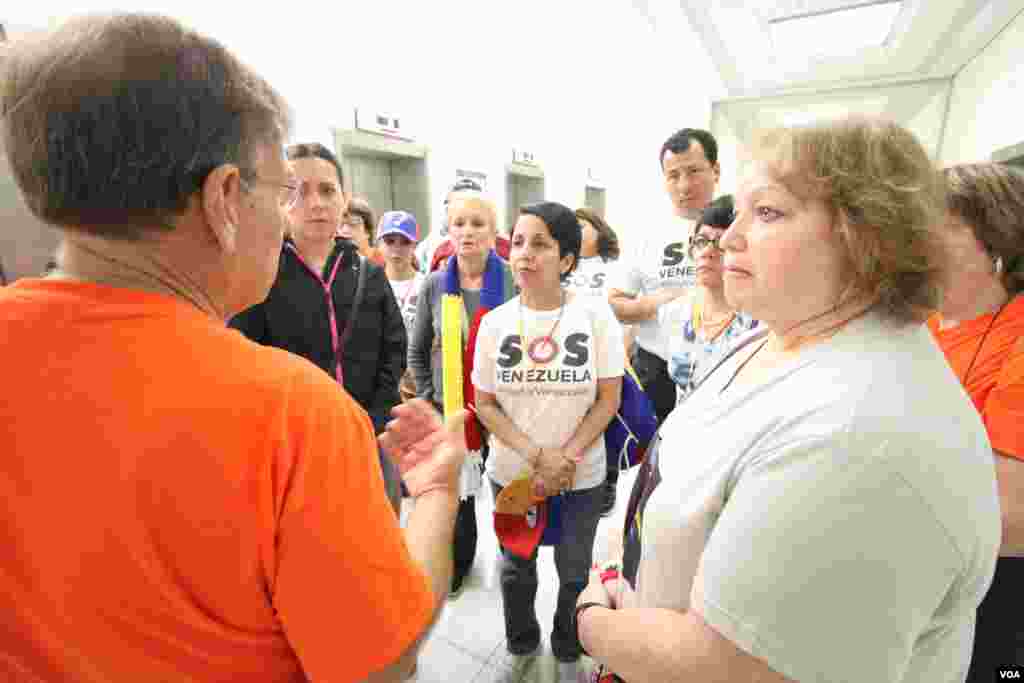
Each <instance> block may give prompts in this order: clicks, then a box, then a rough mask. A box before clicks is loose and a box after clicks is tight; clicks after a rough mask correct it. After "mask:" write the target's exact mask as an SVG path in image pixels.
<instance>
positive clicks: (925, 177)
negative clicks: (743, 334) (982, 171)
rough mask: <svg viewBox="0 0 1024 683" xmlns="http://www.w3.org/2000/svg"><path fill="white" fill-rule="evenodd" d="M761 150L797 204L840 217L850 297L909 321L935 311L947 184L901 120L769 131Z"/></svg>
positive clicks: (759, 155) (757, 145)
mask: <svg viewBox="0 0 1024 683" xmlns="http://www.w3.org/2000/svg"><path fill="white" fill-rule="evenodd" d="M752 151H753V156H754V159H755V160H757V161H760V162H763V163H765V164H767V166H768V168H769V170H770V172H772V173H773V174H774V175H775V176H776V177H777V179H778V180H779V182H781V183H782V184H783V185H785V186H786V188H787V189H788V190H789V191H790V192H792V193H793V194H794V195H796V196H797V197H799V198H801V199H804V200H807V199H819V200H822V201H824V202H825V203H826V205H828V206H829V208H830V209H831V211H832V214H833V216H834V218H835V219H836V220H835V227H836V230H838V231H839V235H840V237H841V238H842V243H843V245H844V247H845V250H846V256H847V259H846V260H847V262H848V264H849V267H850V271H851V273H852V279H851V282H850V283H849V286H848V288H847V290H846V291H845V292H844V297H849V296H863V297H865V298H867V299H868V300H869V301H873V302H875V305H876V308H878V309H879V310H881V311H882V312H883V313H884V314H886V315H887V316H889V317H891V318H894V319H896V320H900V321H903V322H912V321H913V322H919V321H922V320H924V319H925V318H927V317H928V315H930V314H931V313H932V312H933V311H935V309H936V308H937V307H938V304H939V300H940V296H941V290H940V289H939V277H940V263H941V256H940V254H941V251H940V248H939V245H938V242H937V240H936V235H935V227H936V226H937V225H938V223H939V221H940V220H941V217H942V210H943V207H944V202H943V192H942V183H941V178H940V176H939V173H938V170H937V169H936V168H935V166H934V164H933V163H932V161H931V159H930V158H929V157H928V153H927V152H926V151H925V149H924V147H922V145H921V143H920V142H918V140H917V138H915V137H914V136H913V134H911V133H910V132H909V131H907V130H906V129H905V128H903V127H901V126H899V125H897V124H896V123H893V122H891V121H886V120H883V119H879V118H869V117H863V116H851V117H848V118H844V119H839V120H836V121H831V122H823V123H817V124H812V125H808V126H800V127H793V128H776V129H770V130H765V131H762V132H760V133H759V134H757V135H756V136H755V139H754V142H753V145H752Z"/></svg>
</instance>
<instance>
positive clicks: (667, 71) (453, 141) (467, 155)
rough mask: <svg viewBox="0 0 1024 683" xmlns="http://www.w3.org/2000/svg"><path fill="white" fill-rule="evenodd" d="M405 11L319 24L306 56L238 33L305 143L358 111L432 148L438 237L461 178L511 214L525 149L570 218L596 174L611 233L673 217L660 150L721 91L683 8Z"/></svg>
mask: <svg viewBox="0 0 1024 683" xmlns="http://www.w3.org/2000/svg"><path fill="white" fill-rule="evenodd" d="M399 4H400V5H401V7H402V9H401V10H392V9H388V10H387V11H385V8H384V7H382V6H380V5H379V4H377V3H373V2H369V1H366V2H359V3H354V2H353V3H350V4H349V5H348V6H349V8H350V9H349V11H350V12H352V13H353V14H356V13H358V15H359V17H360V24H361V25H362V24H364V23H365V24H370V25H378V26H384V27H386V33H384V34H383V35H382V34H381V33H379V32H374V31H365V30H360V29H359V28H342V29H340V30H339V28H338V26H336V25H334V26H331V27H330V28H329V29H328V28H326V27H319V28H313V29H312V30H313V33H312V35H310V36H309V37H308V39H306V40H303V41H302V44H303V45H304V46H307V47H309V49H310V52H309V53H308V54H290V55H287V56H282V55H278V54H270V53H268V51H267V48H266V44H265V42H260V41H258V40H255V39H254V38H251V37H246V36H238V35H237V34H234V33H233V34H232V36H233V38H232V41H231V42H230V46H231V47H233V48H235V49H237V50H238V51H239V52H240V53H241V54H242V55H243V57H244V58H245V59H246V60H247V61H249V62H250V63H252V64H253V65H254V66H256V67H257V68H258V69H260V70H261V71H262V72H263V73H265V74H266V75H267V77H268V78H270V79H271V80H272V82H273V83H274V84H275V85H276V86H278V87H279V88H280V89H281V90H282V92H283V93H284V94H285V96H286V97H288V98H289V100H290V101H291V102H292V104H293V105H294V106H295V108H296V111H297V115H298V117H297V118H298V125H297V130H296V136H295V137H296V139H302V140H310V139H316V140H319V141H322V142H325V143H330V142H331V137H330V133H329V128H330V127H331V126H334V127H351V125H352V108H353V107H354V106H360V105H362V106H366V105H367V104H371V105H373V106H378V107H381V108H382V109H386V110H391V111H393V112H395V113H398V114H400V115H401V116H402V117H403V120H404V121H406V122H408V123H409V124H410V125H411V126H412V129H411V132H413V133H414V134H415V137H416V142H418V143H422V144H425V145H427V146H428V147H429V150H430V152H429V157H428V168H429V172H430V175H431V191H432V194H433V195H434V196H433V197H432V198H431V199H432V206H433V207H434V214H433V216H432V221H431V222H432V224H433V225H435V226H436V225H438V224H439V222H440V220H441V196H442V194H443V192H444V188H445V187H446V186H447V185H449V184H450V183H451V182H453V181H454V179H455V171H456V169H458V168H462V169H467V170H474V171H480V172H484V173H486V174H487V176H488V187H489V190H490V193H491V195H492V197H493V199H494V200H495V201H496V203H497V204H498V215H499V216H504V215H505V197H504V185H505V166H506V164H508V163H509V162H510V161H511V160H512V148H513V147H522V148H524V149H526V150H527V151H530V152H532V153H533V154H535V156H536V158H537V159H538V161H539V163H540V164H541V165H542V167H543V169H544V173H545V185H546V193H547V198H548V199H550V200H554V201H559V202H562V203H565V204H567V205H569V206H571V207H574V208H575V207H577V206H581V205H582V204H583V201H584V196H585V187H586V179H587V169H588V168H593V169H594V171H595V174H596V176H597V177H598V178H599V179H600V180H601V182H602V184H603V185H604V186H605V187H606V190H607V193H606V197H607V217H608V219H609V222H610V223H611V224H612V226H613V227H614V228H615V229H616V230H617V231H618V232H619V233H620V237H622V238H623V239H624V240H628V236H629V234H630V233H632V232H635V231H639V230H643V229H644V226H646V225H649V224H651V222H653V221H662V220H665V219H666V217H667V216H668V215H670V211H671V208H670V206H669V204H668V201H667V199H665V196H664V193H663V192H662V190H661V175H660V168H659V165H658V159H657V157H658V149H659V148H660V146H661V143H662V142H663V141H664V139H665V138H667V137H668V136H669V135H670V134H671V133H672V132H674V131H675V130H677V129H679V128H682V127H684V126H693V127H704V128H706V127H708V126H709V124H710V112H711V100H712V98H715V97H720V96H721V95H722V94H723V92H724V89H723V86H722V84H721V81H720V78H719V77H718V74H717V72H715V71H714V69H713V67H712V65H711V62H710V60H709V58H708V56H707V55H706V54H705V52H704V51H703V49H702V48H701V47H700V43H699V40H698V38H697V36H696V34H695V33H693V31H692V29H691V28H690V26H689V23H688V22H687V20H686V19H685V17H684V16H683V14H682V12H681V10H680V9H679V5H678V3H675V5H674V6H673V2H672V0H646V1H645V0H633V2H631V3H626V2H616V3H593V2H586V1H585V0H559V1H558V2H549V1H547V0H522V1H521V2H517V3H501V4H499V3H494V2H484V3H469V2H459V1H456V0H435V1H434V2H432V3H409V4H408V5H406V4H403V3H399ZM388 7H392V6H391V5H388ZM655 12H656V13H657V15H658V22H657V23H656V24H655V23H654V22H653V21H652V20H651V18H650V17H651V15H652V14H653V13H655ZM396 15H400V17H401V21H396V20H395V16H396ZM226 30H227V29H226V27H225V31H226ZM327 34H332V37H331V38H330V46H331V50H330V51H331V52H332V53H334V54H335V55H337V56H336V57H334V58H333V59H332V60H331V61H333V62H334V63H338V64H340V66H339V67H338V68H337V70H336V72H335V73H334V74H333V75H332V74H331V73H330V72H329V71H325V72H323V73H322V74H321V76H320V78H318V79H315V80H313V81H310V80H309V79H307V78H296V77H295V74H296V73H301V74H303V75H306V76H308V75H309V72H310V70H311V63H316V62H317V60H320V61H326V60H327V59H328V58H324V57H322V55H323V53H324V49H323V46H322V45H318V43H319V42H320V41H321V40H323V41H326V40H328V39H327V38H326V37H325V36H326V35H327ZM236 39H237V42H236ZM385 46H386V47H385ZM286 60H287V62H288V64H287V65H286V64H285V61H286Z"/></svg>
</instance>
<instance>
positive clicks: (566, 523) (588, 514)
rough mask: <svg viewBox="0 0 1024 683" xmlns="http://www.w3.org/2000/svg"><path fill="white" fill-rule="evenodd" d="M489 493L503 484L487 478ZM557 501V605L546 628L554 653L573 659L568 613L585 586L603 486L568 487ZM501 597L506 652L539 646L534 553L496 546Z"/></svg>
mask: <svg viewBox="0 0 1024 683" xmlns="http://www.w3.org/2000/svg"><path fill="white" fill-rule="evenodd" d="M491 487H492V488H493V489H494V495H495V496H497V495H498V493H499V492H500V491H501V489H502V487H501V486H499V485H498V484H496V483H494V481H491ZM564 495H565V499H564V501H563V502H562V541H561V542H560V543H559V544H558V545H556V546H554V551H555V568H556V569H557V570H558V581H559V586H558V603H557V606H556V608H555V619H554V625H553V628H552V631H551V651H552V652H553V653H554V655H555V657H556V658H558V659H560V660H563V661H569V660H573V659H576V658H577V657H579V655H580V651H579V650H578V649H577V648H576V638H575V634H574V633H573V632H572V617H573V612H574V611H575V610H576V600H577V598H579V596H580V593H582V592H583V589H584V588H585V587H586V585H587V580H588V579H589V577H590V566H591V564H592V562H593V555H594V537H595V536H596V535H597V523H598V521H600V519H601V506H602V505H603V504H604V496H605V487H604V485H603V484H602V485H600V486H596V487H594V488H592V489H583V490H580V491H568V492H566V493H565V494H564ZM501 556H502V562H501V599H502V606H503V608H504V612H505V638H506V640H507V641H508V647H509V650H510V651H513V652H517V653H525V652H528V651H530V650H533V649H534V648H535V647H536V646H537V645H539V644H540V624H539V622H538V621H537V613H536V610H535V609H534V605H535V602H536V598H537V585H538V580H537V551H536V550H534V552H533V555H532V556H531V557H530V559H528V560H524V559H523V558H521V557H519V556H518V555H514V554H513V553H510V552H509V551H507V550H505V549H504V548H502V549H501Z"/></svg>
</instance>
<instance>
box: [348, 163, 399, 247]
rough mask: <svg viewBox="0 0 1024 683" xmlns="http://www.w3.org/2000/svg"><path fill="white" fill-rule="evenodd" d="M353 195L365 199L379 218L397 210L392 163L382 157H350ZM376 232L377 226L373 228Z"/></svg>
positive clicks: (349, 164)
mask: <svg viewBox="0 0 1024 683" xmlns="http://www.w3.org/2000/svg"><path fill="white" fill-rule="evenodd" d="M348 166H349V169H350V182H351V185H350V187H351V189H352V194H353V195H356V196H360V197H365V198H366V200H367V201H368V202H370V206H371V207H372V208H373V212H374V213H375V214H377V216H378V218H379V217H380V215H381V214H382V213H384V212H385V211H391V210H392V209H394V208H395V193H394V183H393V182H392V180H391V162H390V161H389V160H388V159H384V158H381V157H364V156H350V157H348ZM373 227H374V230H376V228H377V226H373Z"/></svg>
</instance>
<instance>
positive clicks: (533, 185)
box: [498, 173, 544, 233]
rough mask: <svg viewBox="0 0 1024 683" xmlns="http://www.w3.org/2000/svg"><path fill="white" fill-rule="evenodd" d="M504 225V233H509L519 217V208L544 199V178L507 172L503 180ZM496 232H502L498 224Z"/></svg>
mask: <svg viewBox="0 0 1024 683" xmlns="http://www.w3.org/2000/svg"><path fill="white" fill-rule="evenodd" d="M505 197H506V200H507V202H506V207H507V211H506V225H505V230H504V232H505V233H511V232H512V228H513V227H515V224H516V220H518V218H519V208H520V207H522V206H525V205H526V204H533V203H534V202H541V201H544V178H543V177H539V178H538V177H532V176H525V175H520V174H518V173H509V174H508V175H507V176H506V181H505ZM498 232H503V231H502V230H501V227H500V226H499V229H498Z"/></svg>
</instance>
